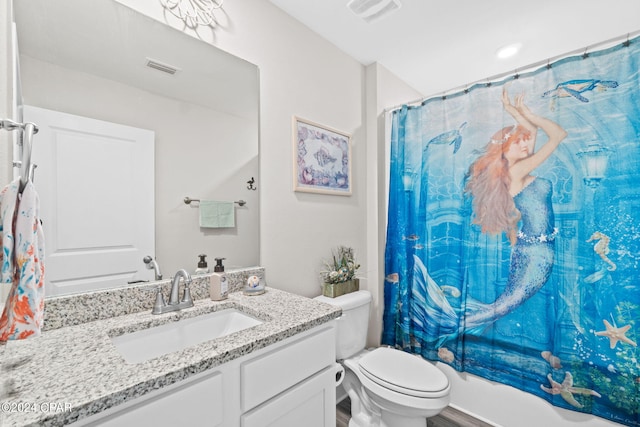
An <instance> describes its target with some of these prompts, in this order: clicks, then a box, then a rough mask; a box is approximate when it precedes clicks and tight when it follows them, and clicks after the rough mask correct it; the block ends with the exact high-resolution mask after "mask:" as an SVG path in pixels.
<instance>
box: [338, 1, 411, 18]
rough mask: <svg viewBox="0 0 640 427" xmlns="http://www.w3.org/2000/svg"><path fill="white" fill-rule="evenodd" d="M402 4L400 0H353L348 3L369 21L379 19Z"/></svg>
mask: <svg viewBox="0 0 640 427" xmlns="http://www.w3.org/2000/svg"><path fill="white" fill-rule="evenodd" d="M400 6H401V4H400V1H399V0H351V1H350V2H349V3H347V7H348V8H349V10H351V11H352V12H353V13H355V14H356V16H358V17H359V18H361V19H363V20H364V21H365V22H367V23H371V22H373V21H377V20H378V19H380V18H382V17H384V16H386V15H388V14H389V13H391V12H393V11H394V10H398V9H400Z"/></svg>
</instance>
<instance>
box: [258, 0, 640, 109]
mask: <svg viewBox="0 0 640 427" xmlns="http://www.w3.org/2000/svg"><path fill="white" fill-rule="evenodd" d="M270 1H271V2H272V3H273V4H275V5H276V6H277V7H279V8H281V9H282V10H284V11H285V12H286V13H288V14H289V15H291V16H292V17H293V18H295V19H296V20H298V21H300V22H301V23H303V24H304V25H305V26H307V27H309V28H310V29H311V30H313V31H314V32H316V33H318V34H319V35H320V36H322V37H323V38H325V39H327V40H328V41H330V42H331V43H333V44H334V45H335V46H337V47H338V48H339V49H341V50H342V51H344V52H345V53H347V54H348V55H349V56H351V57H353V58H355V59H356V60H358V61H359V62H361V63H362V64H364V65H369V64H371V63H374V62H377V63H379V64H381V65H382V66H384V67H385V68H386V69H388V70H389V71H391V72H392V73H393V74H395V75H396V76H398V77H399V78H400V79H402V80H403V81H405V82H406V83H408V84H409V85H410V86H412V87H413V88H414V89H416V90H417V91H419V92H420V93H421V94H422V95H423V96H429V95H436V94H440V93H444V92H446V91H451V90H455V89H460V88H462V87H464V86H466V85H469V84H470V83H474V82H477V81H484V80H486V79H490V78H492V77H496V76H500V75H505V74H509V73H512V72H513V73H515V71H517V70H520V71H521V70H522V69H525V68H530V67H531V65H534V64H541V63H543V62H546V61H547V60H548V59H554V58H556V57H559V56H562V55H565V54H567V53H571V52H576V51H578V50H580V51H584V50H585V49H587V50H588V49H589V47H593V48H595V47H597V46H598V45H600V44H601V43H602V42H605V41H610V40H613V39H618V38H624V37H626V36H627V34H631V35H632V36H633V35H637V33H638V31H639V30H640V20H639V19H638V17H639V16H640V2H639V1H638V0H606V1H605V0H560V1H559V0H532V1H529V2H525V1H522V0H520V1H518V0H484V1H482V0H444V1H439V2H435V1H431V0H399V1H400V2H401V7H400V9H398V10H395V11H393V12H391V13H390V14H388V15H386V16H384V17H382V18H380V19H379V20H377V21H373V22H372V23H366V22H365V21H364V20H362V19H361V18H360V17H358V16H356V15H355V14H354V13H353V12H352V11H351V10H350V9H348V8H347V6H346V5H347V3H348V1H349V0H322V1H318V0H270ZM511 43H521V44H522V49H521V50H520V52H519V53H518V54H517V55H516V56H515V57H512V58H509V59H498V58H497V57H496V51H497V49H499V48H500V47H503V46H505V45H508V44H511Z"/></svg>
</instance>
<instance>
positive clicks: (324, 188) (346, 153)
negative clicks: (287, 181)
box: [293, 116, 353, 196]
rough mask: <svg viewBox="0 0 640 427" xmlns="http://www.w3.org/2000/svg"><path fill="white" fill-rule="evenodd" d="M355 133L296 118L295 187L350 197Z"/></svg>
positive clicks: (294, 125)
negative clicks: (352, 147) (352, 142)
mask: <svg viewBox="0 0 640 427" xmlns="http://www.w3.org/2000/svg"><path fill="white" fill-rule="evenodd" d="M351 163H352V157H351V135H349V134H347V133H344V132H340V131H338V130H336V129H331V128H329V127H327V126H324V125H321V124H318V123H314V122H312V121H309V120H306V119H302V118H300V117H297V116H294V117H293V190H294V191H299V192H307V193H320V194H334V195H340V196H350V195H351V194H352V191H353V188H352V187H353V185H352V180H351Z"/></svg>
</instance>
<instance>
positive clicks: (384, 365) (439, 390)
mask: <svg viewBox="0 0 640 427" xmlns="http://www.w3.org/2000/svg"><path fill="white" fill-rule="evenodd" d="M358 365H359V368H360V372H361V373H362V374H363V375H364V376H365V377H366V378H367V379H369V380H371V381H372V382H374V383H375V384H377V385H379V386H381V387H384V388H386V389H389V390H393V391H395V392H397V393H402V394H404V395H408V396H413V397H417V398H427V399H429V398H431V399H433V398H439V397H443V396H446V395H448V394H449V380H448V378H447V376H446V375H445V374H444V373H443V372H442V371H440V370H439V369H438V368H436V367H435V366H434V365H432V364H431V363H429V362H428V361H426V360H424V359H422V358H421V357H416V356H414V355H411V354H409V353H405V352H404V351H401V350H396V349H393V348H387V347H380V348H377V349H375V350H373V351H371V352H370V353H368V354H366V355H365V356H363V357H362V358H361V359H360V360H359V361H358Z"/></svg>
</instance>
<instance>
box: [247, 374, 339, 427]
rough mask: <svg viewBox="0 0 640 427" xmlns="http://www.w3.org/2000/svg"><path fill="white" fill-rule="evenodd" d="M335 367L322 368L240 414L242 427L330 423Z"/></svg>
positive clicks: (322, 425) (332, 423)
mask: <svg viewBox="0 0 640 427" xmlns="http://www.w3.org/2000/svg"><path fill="white" fill-rule="evenodd" d="M335 384H336V383H335V370H334V369H333V368H326V369H325V370H323V371H322V372H319V373H318V374H316V375H314V376H313V377H311V378H310V379H308V380H306V381H303V382H302V383H300V384H298V385H296V386H295V387H292V388H291V389H289V390H287V391H285V392H284V393H282V394H280V395H278V396H276V397H274V398H273V399H271V400H269V401H267V402H266V403H264V404H262V405H260V406H258V407H257V408H256V409H254V410H252V411H250V412H247V413H246V414H244V415H243V416H242V422H241V426H242V427H268V426H274V427H276V426H277V427H300V426H304V427H334V426H335V425H336V393H335V392H336V385H335Z"/></svg>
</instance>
